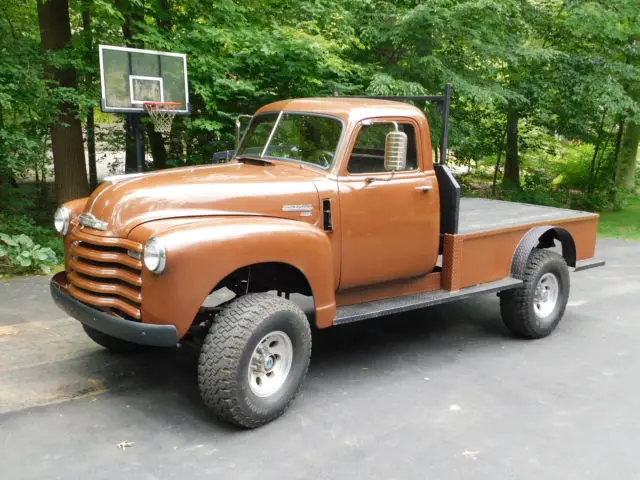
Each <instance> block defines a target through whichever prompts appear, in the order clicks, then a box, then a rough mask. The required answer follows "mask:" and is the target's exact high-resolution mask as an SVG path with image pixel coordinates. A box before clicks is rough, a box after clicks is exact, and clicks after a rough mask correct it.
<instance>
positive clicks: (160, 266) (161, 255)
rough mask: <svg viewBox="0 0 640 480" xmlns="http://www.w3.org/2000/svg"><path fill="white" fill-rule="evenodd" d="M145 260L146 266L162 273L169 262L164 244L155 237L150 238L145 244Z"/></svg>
mask: <svg viewBox="0 0 640 480" xmlns="http://www.w3.org/2000/svg"><path fill="white" fill-rule="evenodd" d="M142 258H143V260H144V264H145V266H146V267H147V268H148V269H149V270H150V271H152V272H153V273H162V271H163V270H164V267H165V265H166V263H167V254H166V252H165V250H164V246H163V245H162V243H161V242H160V240H158V239H157V238H155V237H152V238H150V239H149V241H148V242H147V244H146V245H145V246H144V254H143V257H142Z"/></svg>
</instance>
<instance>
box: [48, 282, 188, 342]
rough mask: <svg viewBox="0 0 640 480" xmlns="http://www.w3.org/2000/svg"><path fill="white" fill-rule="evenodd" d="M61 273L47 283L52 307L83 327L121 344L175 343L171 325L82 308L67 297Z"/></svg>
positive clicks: (86, 306)
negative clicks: (96, 331) (130, 318)
mask: <svg viewBox="0 0 640 480" xmlns="http://www.w3.org/2000/svg"><path fill="white" fill-rule="evenodd" d="M67 284H68V280H67V275H66V273H64V272H61V273H58V274H56V275H54V277H53V278H52V279H51V284H50V288H51V297H52V298H53V301H54V302H56V305H58V307H60V308H61V309H62V310H64V311H65V312H67V313H68V314H69V315H70V316H72V317H73V318H75V319H76V320H78V321H79V322H81V323H83V324H84V325H86V326H88V327H91V328H93V329H95V330H98V331H100V332H102V333H104V334H106V335H110V336H112V337H115V338H119V339H121V340H126V341H128V342H132V343H139V344H141V345H151V346H154V347H172V346H174V345H175V344H177V343H178V331H177V330H176V327H174V326H173V325H153V324H147V323H140V322H136V321H133V320H126V319H124V318H122V317H118V316H115V315H111V314H109V313H106V312H103V311H101V310H98V309H96V308H93V307H90V306H89V305H85V304H84V303H82V302H79V301H78V300H76V299H75V298H73V297H72V296H71V295H69V293H67V291H66V288H65V286H66V285H67Z"/></svg>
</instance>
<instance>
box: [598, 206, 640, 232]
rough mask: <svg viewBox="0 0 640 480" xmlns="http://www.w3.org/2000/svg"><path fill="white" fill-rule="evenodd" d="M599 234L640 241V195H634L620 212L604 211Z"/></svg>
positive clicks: (601, 215)
mask: <svg viewBox="0 0 640 480" xmlns="http://www.w3.org/2000/svg"><path fill="white" fill-rule="evenodd" d="M598 235H600V236H601V237H609V238H620V239H624V240H636V241H639V242H640V197H633V198H631V199H630V200H629V204H628V205H627V206H626V207H625V208H624V210H620V211H618V212H602V213H601V214H600V223H599V227H598Z"/></svg>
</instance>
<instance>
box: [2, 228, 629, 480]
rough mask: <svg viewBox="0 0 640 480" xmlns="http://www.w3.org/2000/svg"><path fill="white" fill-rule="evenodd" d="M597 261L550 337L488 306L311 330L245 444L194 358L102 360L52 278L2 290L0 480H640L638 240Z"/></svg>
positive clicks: (606, 250) (493, 302)
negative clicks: (287, 386)
mask: <svg viewBox="0 0 640 480" xmlns="http://www.w3.org/2000/svg"><path fill="white" fill-rule="evenodd" d="M598 256H599V257H601V258H604V259H606V261H607V266H606V267H605V268H601V269H596V270H589V271H585V272H581V273H578V274H575V275H573V276H572V296H571V299H570V303H569V307H568V309H567V313H566V315H565V318H564V320H563V322H562V323H561V324H560V326H559V327H558V330H557V331H556V332H555V333H554V335H552V336H551V337H549V338H547V339H543V340H538V341H522V340H518V339H515V338H513V337H511V336H510V335H509V334H508V332H507V330H506V329H505V328H504V327H503V326H502V323H501V321H500V317H499V310H498V301H497V299H496V297H495V296H493V295H489V296H487V297H483V298H478V299H472V300H466V301H463V302H461V303H457V304H451V305H444V306H440V307H436V308H433V309H430V310H424V311H420V312H414V313H411V314H404V315H397V316H392V317H387V318H385V319H380V320H376V321H373V322H363V323H361V324H355V325H349V326H344V327H337V328H334V329H329V330H327V331H320V332H317V334H316V335H315V337H314V352H313V357H312V362H311V369H310V372H309V376H308V377H307V381H306V384H305V387H304V389H303V392H302V394H301V396H300V397H299V398H298V400H297V401H296V402H295V403H294V405H293V407H292V408H291V409H290V410H289V412H288V413H287V414H285V416H284V417H282V418H281V419H280V420H278V421H276V422H274V423H272V424H270V425H267V426H266V427H263V428H260V429H258V430H254V431H241V430H237V429H235V428H232V427H228V426H226V425H225V424H222V423H220V422H218V421H217V420H216V419H215V418H213V417H212V416H211V415H209V414H208V413H207V412H206V411H205V410H204V408H203V406H202V404H201V402H200V399H199V396H198V391H197V387H196V363H197V352H196V351H194V350H193V349H190V348H187V347H184V348H180V349H176V350H172V351H168V352H163V353H156V354H148V355H138V356H132V357H118V356H115V355H111V354H108V353H106V352H105V351H103V350H101V349H100V348H99V347H97V346H95V345H94V344H93V343H92V342H91V341H90V340H89V339H88V338H86V337H85V335H84V333H83V332H82V329H81V328H80V325H79V324H78V323H77V322H76V321H74V320H72V319H70V318H68V317H65V316H64V314H63V313H62V312H61V311H60V310H58V309H57V308H56V307H55V306H54V305H53V303H52V301H51V300H50V298H49V294H48V285H47V279H46V278H29V279H19V280H12V281H8V282H0V479H2V480H13V479H36V478H37V479H55V478H60V479H65V480H67V479H76V478H91V479H102V478H104V479H121V478H131V479H136V480H147V479H173V478H176V479H200V478H203V479H204V478H207V479H222V478H224V479H252V480H255V479H260V480H269V479H302V478H310V479H314V480H315V479H361V478H362V479H364V478H375V479H467V478H478V479H485V478H486V479H492V480H493V479H505V478H517V479H541V478H542V479H556V478H558V479H560V478H561V479H563V480H569V479H585V478H596V479H598V478H602V479H607V480H609V479H633V478H640V456H639V455H638V453H637V447H638V445H640V413H639V412H640V409H639V406H640V274H639V272H640V243H633V242H623V241H617V240H600V241H599V243H598ZM122 442H130V443H128V445H129V444H130V445H131V446H129V447H128V448H124V449H122V448H119V447H118V444H121V443H122Z"/></svg>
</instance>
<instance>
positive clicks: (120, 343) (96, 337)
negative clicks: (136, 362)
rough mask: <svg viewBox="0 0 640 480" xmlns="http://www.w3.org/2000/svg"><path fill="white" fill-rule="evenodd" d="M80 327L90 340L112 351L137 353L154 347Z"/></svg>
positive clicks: (83, 326) (84, 326)
mask: <svg viewBox="0 0 640 480" xmlns="http://www.w3.org/2000/svg"><path fill="white" fill-rule="evenodd" d="M82 328H84V331H85V332H86V333H87V335H88V336H89V338H90V339H91V340H93V341H94V342H96V343H97V344H98V345H100V346H101V347H104V348H106V349H107V350H109V351H110V352H113V353H123V354H128V353H139V352H146V351H148V350H151V349H152V348H154V347H150V346H148V345H140V344H138V343H132V342H127V341H126V340H120V339H119V338H116V337H112V336H111V335H107V334H106V333H102V332H100V331H98V330H96V329H94V328H91V327H87V326H86V325H82Z"/></svg>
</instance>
